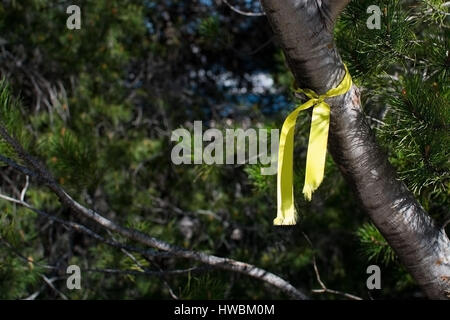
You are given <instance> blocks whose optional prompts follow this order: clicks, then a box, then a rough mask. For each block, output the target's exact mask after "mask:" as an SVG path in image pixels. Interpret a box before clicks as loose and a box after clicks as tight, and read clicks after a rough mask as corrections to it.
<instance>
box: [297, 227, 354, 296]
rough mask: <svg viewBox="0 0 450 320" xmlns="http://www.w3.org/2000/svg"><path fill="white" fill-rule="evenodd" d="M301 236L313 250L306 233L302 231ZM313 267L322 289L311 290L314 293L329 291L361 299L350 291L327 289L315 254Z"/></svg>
mask: <svg viewBox="0 0 450 320" xmlns="http://www.w3.org/2000/svg"><path fill="white" fill-rule="evenodd" d="M302 234H303V237H304V238H305V239H306V241H307V242H308V244H309V245H310V247H311V248H312V249H313V250H314V246H313V244H312V242H311V240H310V239H309V237H308V236H307V235H306V233H304V232H302ZM313 267H314V272H315V274H316V279H317V282H318V283H319V285H320V287H321V288H322V289H315V290H311V291H312V292H314V293H331V294H336V295H340V296H344V297H346V298H349V299H352V300H363V299H362V298H360V297H358V296H355V295H353V294H350V293H346V292H342V291H337V290H333V289H328V288H327V286H326V285H325V283H323V281H322V279H321V278H320V273H319V268H317V263H316V256H315V254H314V255H313Z"/></svg>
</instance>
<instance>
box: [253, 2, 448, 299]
mask: <svg viewBox="0 0 450 320" xmlns="http://www.w3.org/2000/svg"><path fill="white" fill-rule="evenodd" d="M349 2H350V0H261V4H262V6H263V8H264V11H265V13H266V15H267V18H268V20H269V22H270V24H271V26H272V29H273V31H274V33H275V35H276V36H277V37H278V38H279V42H280V45H281V46H282V48H283V51H284V54H285V56H286V60H287V62H288V65H289V67H290V70H291V72H292V73H293V74H294V76H295V78H296V81H297V82H298V84H299V85H300V87H302V88H303V87H304V88H310V89H312V90H314V91H316V92H317V93H320V94H322V93H325V92H327V91H328V90H329V89H331V88H333V87H336V86H337V85H338V84H339V83H340V81H341V80H342V78H343V76H344V73H345V70H344V67H343V63H342V60H341V58H340V56H339V53H338V50H337V48H336V46H335V44H334V41H333V32H332V31H333V27H334V23H335V21H336V19H337V17H338V16H339V14H340V12H341V11H342V10H343V8H344V7H345V6H346V5H347V4H348V3H349ZM328 103H329V104H330V106H331V123H330V135H329V141H328V145H329V151H330V153H331V155H332V156H333V159H334V161H335V162H336V163H337V165H338V167H339V168H340V171H341V172H342V174H343V175H344V177H345V178H346V180H347V181H348V183H349V184H350V186H351V187H352V188H353V189H354V191H355V195H356V197H357V198H358V200H359V202H360V204H361V206H362V207H363V209H364V210H365V211H366V212H367V213H368V214H369V216H370V218H371V219H372V221H373V222H374V224H375V225H376V226H377V228H378V229H379V230H380V232H381V233H382V234H383V236H384V237H385V238H386V240H387V241H388V243H389V244H390V246H391V247H392V248H393V249H394V251H395V252H396V254H397V256H398V257H399V259H400V261H401V262H402V263H403V264H404V266H405V267H406V269H407V270H408V271H409V272H410V273H411V275H412V276H413V278H414V279H415V280H416V282H417V283H418V284H419V286H420V287H421V288H422V289H423V291H424V292H425V294H426V295H427V296H428V297H429V298H431V299H448V298H450V241H449V239H448V237H447V235H446V233H445V230H444V229H443V228H440V227H438V226H437V225H436V224H435V223H434V221H433V220H432V219H431V217H430V216H429V215H428V214H427V213H426V212H425V211H424V209H423V208H422V207H421V206H420V204H419V203H418V202H417V201H416V200H415V198H414V196H413V195H412V193H411V192H410V191H409V190H408V189H407V188H406V186H405V185H404V183H402V182H401V181H399V180H398V178H397V176H396V173H395V170H394V169H393V168H392V166H391V165H390V164H389V162H388V160H387V156H386V155H385V154H384V153H383V152H382V150H381V149H380V147H379V146H378V145H377V143H376V141H375V137H374V135H373V133H372V132H371V130H370V127H369V125H368V124H367V123H366V120H365V117H364V114H363V112H362V109H361V102H360V99H359V91H358V88H357V87H356V86H355V85H353V87H352V88H351V90H350V91H349V92H347V94H345V95H342V96H339V97H336V98H332V99H329V100H328Z"/></svg>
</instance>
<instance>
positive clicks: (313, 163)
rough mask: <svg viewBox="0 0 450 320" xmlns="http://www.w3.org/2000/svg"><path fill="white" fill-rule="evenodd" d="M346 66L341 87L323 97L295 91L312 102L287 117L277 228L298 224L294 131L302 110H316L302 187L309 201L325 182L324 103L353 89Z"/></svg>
mask: <svg viewBox="0 0 450 320" xmlns="http://www.w3.org/2000/svg"><path fill="white" fill-rule="evenodd" d="M344 67H345V76H344V79H343V80H342V81H341V83H340V84H339V86H337V87H336V88H333V89H331V90H329V91H328V92H327V93H326V94H324V95H318V94H317V93H315V92H314V91H313V90H310V89H297V90H296V92H299V93H304V94H305V95H306V96H307V97H308V98H309V100H308V101H307V102H305V103H304V104H302V105H300V106H298V107H297V108H296V109H295V110H294V111H292V112H291V114H289V115H288V117H287V118H286V120H285V121H284V123H283V128H282V129H281V135H280V145H279V150H278V175H277V202H278V211H277V217H276V218H275V220H274V221H273V223H274V224H275V225H294V224H296V221H297V213H296V211H295V207H294V187H293V153H294V129H295V124H296V120H297V116H298V114H299V113H300V111H302V110H306V109H308V108H311V107H313V112H312V119H311V129H310V134H309V142H308V152H307V156H306V175H305V184H304V187H303V194H304V196H305V198H306V199H307V200H309V201H310V200H311V197H312V193H313V192H314V191H315V190H316V189H317V188H318V187H319V185H320V183H321V182H322V180H323V176H324V171H325V158H326V152H327V141H328V129H329V126H330V106H329V105H328V104H327V103H326V102H325V99H326V98H331V97H335V96H339V95H342V94H345V93H346V92H347V91H348V90H350V88H351V86H352V78H351V76H350V74H349V72H348V70H347V67H346V66H345V65H344Z"/></svg>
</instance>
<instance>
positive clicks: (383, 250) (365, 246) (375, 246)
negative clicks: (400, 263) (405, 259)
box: [356, 223, 395, 265]
mask: <svg viewBox="0 0 450 320" xmlns="http://www.w3.org/2000/svg"><path fill="white" fill-rule="evenodd" d="M356 235H357V236H358V238H359V241H360V243H361V247H362V250H363V253H364V255H366V256H367V259H368V260H369V261H370V262H381V263H383V264H385V265H387V264H389V263H391V262H393V261H394V260H395V253H394V251H393V250H392V248H391V247H390V246H389V244H388V243H387V241H386V240H385V239H384V238H383V236H382V235H381V233H380V231H378V229H377V228H376V227H375V226H374V225H373V224H371V223H366V224H363V225H362V226H361V227H360V228H359V229H358V231H357V232H356Z"/></svg>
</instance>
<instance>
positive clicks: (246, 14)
mask: <svg viewBox="0 0 450 320" xmlns="http://www.w3.org/2000/svg"><path fill="white" fill-rule="evenodd" d="M222 2H223V3H225V4H226V5H227V6H228V7H229V8H230V9H231V10H233V11H234V12H236V13H238V14H240V15H243V16H246V17H262V16H265V15H266V14H265V13H264V12H248V11H242V10H240V9H238V8H236V7H235V6H233V5H231V4H230V3H229V2H228V0H222Z"/></svg>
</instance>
